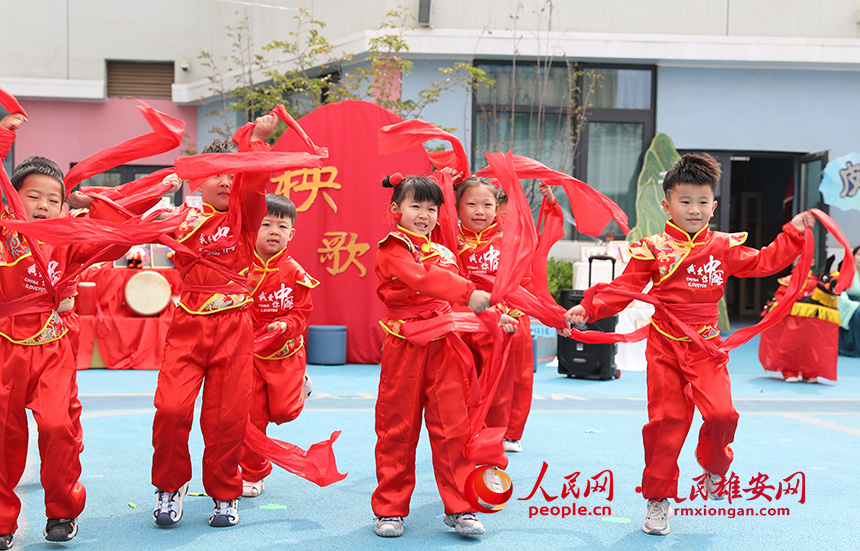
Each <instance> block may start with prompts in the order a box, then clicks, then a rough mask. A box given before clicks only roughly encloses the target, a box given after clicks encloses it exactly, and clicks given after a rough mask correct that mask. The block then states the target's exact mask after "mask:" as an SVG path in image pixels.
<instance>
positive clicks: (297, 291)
mask: <svg viewBox="0 0 860 551" xmlns="http://www.w3.org/2000/svg"><path fill="white" fill-rule="evenodd" d="M317 285H319V281H317V280H316V279H314V278H312V277H311V276H310V275H308V273H307V272H305V270H304V268H302V267H301V265H300V264H299V263H298V262H296V260H295V259H294V258H293V257H291V256H290V253H289V252H288V251H287V249H284V250H282V251H280V252H279V253H277V254H276V255H274V256H272V258H270V259H269V260H268V261H265V260H263V259H262V258H260V256H259V255H257V254H256V253H254V262H253V263H252V264H251V269H250V270H249V271H248V289H249V290H250V292H251V297H252V298H253V299H254V304H253V306H252V310H251V311H252V313H253V314H252V318H253V320H254V329H260V328H262V327H266V326H268V325H269V324H270V323H273V322H276V321H280V322H284V323H285V324H286V325H287V329H286V330H285V331H284V333H283V334H282V335H281V338H279V339H276V340H275V341H274V342H273V343H272V344H271V345H269V346H267V347H266V348H265V349H263V350H262V351H260V352H259V353H258V354H256V356H257V357H258V358H263V359H280V358H286V357H288V356H292V355H293V354H295V353H296V351H297V350H298V349H299V348H301V347H302V344H303V338H302V335H303V334H304V332H305V330H306V329H307V327H308V320H309V319H310V317H311V312H313V309H314V305H313V301H312V300H311V289H313V288H314V287H316V286H317Z"/></svg>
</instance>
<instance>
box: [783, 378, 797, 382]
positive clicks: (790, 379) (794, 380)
mask: <svg viewBox="0 0 860 551" xmlns="http://www.w3.org/2000/svg"><path fill="white" fill-rule="evenodd" d="M785 382H786V383H796V382H797V377H786V378H785Z"/></svg>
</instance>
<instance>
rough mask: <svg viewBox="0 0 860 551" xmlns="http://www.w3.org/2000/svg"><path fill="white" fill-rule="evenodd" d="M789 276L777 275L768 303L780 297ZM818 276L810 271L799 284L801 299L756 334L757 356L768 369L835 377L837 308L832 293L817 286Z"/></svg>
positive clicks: (774, 301) (803, 374) (790, 375)
mask: <svg viewBox="0 0 860 551" xmlns="http://www.w3.org/2000/svg"><path fill="white" fill-rule="evenodd" d="M790 280H791V276H786V277H783V278H780V279H779V288H778V289H777V290H776V294H775V295H774V298H773V303H772V305H775V304H776V303H778V302H779V301H780V300H782V299H783V296H784V295H785V291H786V289H787V288H788V284H789V281H790ZM817 285H818V278H817V277H815V275H814V274H813V273H812V272H811V271H810V272H809V275H808V276H807V277H806V281H804V284H803V292H802V296H801V299H800V300H799V301H798V302H796V303H795V304H794V305H793V306H792V307H791V313H790V314H789V315H788V316H786V317H785V318H783V319H782V320H780V321H779V323H777V324H776V325H774V326H773V327H770V328H768V329H766V330H764V331H763V332H762V334H761V337H760V338H759V345H758V357H759V361H760V362H761V365H762V367H764V368H765V369H766V370H768V371H778V372H781V373H782V375H783V377H797V376H798V375H801V376H802V377H803V378H804V379H808V378H810V377H824V378H826V379H830V380H831V381H835V380H836V365H837V361H838V356H839V322H840V318H839V310H837V309H836V301H837V297H836V295H833V294H830V293H827V292H825V291H823V290H821V289H819V288H817Z"/></svg>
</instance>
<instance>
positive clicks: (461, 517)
mask: <svg viewBox="0 0 860 551" xmlns="http://www.w3.org/2000/svg"><path fill="white" fill-rule="evenodd" d="M443 521H444V522H445V524H446V525H447V526H450V527H451V528H453V529H454V530H456V531H457V533H458V534H463V535H466V536H480V535H481V534H483V533H484V525H483V524H481V521H480V520H478V517H477V516H476V515H475V513H455V514H453V515H445V518H444V519H443Z"/></svg>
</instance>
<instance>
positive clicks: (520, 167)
mask: <svg viewBox="0 0 860 551" xmlns="http://www.w3.org/2000/svg"><path fill="white" fill-rule="evenodd" d="M513 162H514V170H515V171H516V173H517V175H518V176H519V177H520V178H523V179H538V180H541V181H542V183H544V184H547V185H550V186H557V185H560V186H562V187H563V188H564V191H565V193H566V194H567V196H568V198H569V199H570V210H571V212H572V214H573V218H574V219H575V220H576V229H577V230H579V231H581V232H582V233H584V234H586V235H595V236H597V235H600V234H601V233H602V232H603V228H605V227H606V225H607V224H608V223H609V221H610V220H615V222H616V223H617V224H618V226H619V227H620V228H621V231H623V232H624V233H628V232H629V231H630V228H628V227H627V215H626V214H625V213H624V211H623V210H621V207H619V206H618V205H616V204H615V202H614V201H613V200H612V199H610V198H609V197H607V196H606V195H604V194H602V193H600V192H599V191H597V190H596V189H594V188H592V187H591V186H589V185H588V184H586V183H585V182H583V181H581V180H577V179H576V178H574V177H573V176H568V175H567V174H564V173H563V172H558V171H555V170H552V169H550V168H548V167H547V166H545V165H543V164H541V163H539V162H537V161H535V160H534V159H530V158H528V157H522V156H519V155H514V156H513ZM491 173H492V171H491V170H490V169H489V168H485V169H483V170H481V171H479V172H478V173H477V175H478V176H484V175H489V174H491Z"/></svg>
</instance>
